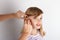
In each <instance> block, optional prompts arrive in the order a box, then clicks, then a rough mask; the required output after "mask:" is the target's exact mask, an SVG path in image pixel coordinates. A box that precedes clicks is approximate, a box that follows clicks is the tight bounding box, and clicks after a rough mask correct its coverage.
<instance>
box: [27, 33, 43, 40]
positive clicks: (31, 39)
mask: <svg viewBox="0 0 60 40" xmlns="http://www.w3.org/2000/svg"><path fill="white" fill-rule="evenodd" d="M27 40H44V39H43V37H42V36H41V35H40V34H39V33H38V34H36V35H30V36H29V37H28V38H27Z"/></svg>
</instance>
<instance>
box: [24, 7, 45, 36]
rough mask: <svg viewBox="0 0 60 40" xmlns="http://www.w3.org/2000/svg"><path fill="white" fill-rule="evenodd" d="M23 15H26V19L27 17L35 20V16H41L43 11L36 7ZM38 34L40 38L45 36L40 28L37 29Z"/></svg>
mask: <svg viewBox="0 0 60 40" xmlns="http://www.w3.org/2000/svg"><path fill="white" fill-rule="evenodd" d="M25 14H26V15H27V17H29V16H35V18H36V17H37V16H39V15H40V14H43V11H42V10H41V9H39V8H37V7H30V8H28V9H27V10H26V12H25ZM39 32H40V34H41V36H44V35H45V32H44V31H43V28H42V26H41V28H40V29H39Z"/></svg>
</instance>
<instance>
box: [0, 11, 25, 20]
mask: <svg viewBox="0 0 60 40" xmlns="http://www.w3.org/2000/svg"><path fill="white" fill-rule="evenodd" d="M21 16H25V14H24V12H22V11H21V10H19V11H17V12H16V13H10V14H4V15H0V21H3V20H6V19H11V18H18V19H20V18H21Z"/></svg>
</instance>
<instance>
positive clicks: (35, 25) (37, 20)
mask: <svg viewBox="0 0 60 40" xmlns="http://www.w3.org/2000/svg"><path fill="white" fill-rule="evenodd" d="M29 18H30V19H31V22H32V25H33V28H36V29H40V27H41V26H42V14H41V15H39V16H37V17H36V18H34V16H30V17H29Z"/></svg>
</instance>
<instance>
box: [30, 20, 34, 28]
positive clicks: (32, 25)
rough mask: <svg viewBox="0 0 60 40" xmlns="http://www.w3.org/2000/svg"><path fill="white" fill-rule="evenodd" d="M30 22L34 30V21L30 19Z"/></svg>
mask: <svg viewBox="0 0 60 40" xmlns="http://www.w3.org/2000/svg"><path fill="white" fill-rule="evenodd" d="M30 22H31V25H32V27H33V28H34V24H33V21H32V20H31V19H30Z"/></svg>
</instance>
